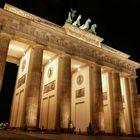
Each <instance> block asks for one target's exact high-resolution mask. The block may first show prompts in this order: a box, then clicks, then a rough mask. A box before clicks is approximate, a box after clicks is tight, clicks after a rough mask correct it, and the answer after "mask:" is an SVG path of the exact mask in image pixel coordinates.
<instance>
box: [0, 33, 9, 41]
mask: <svg viewBox="0 0 140 140" xmlns="http://www.w3.org/2000/svg"><path fill="white" fill-rule="evenodd" d="M0 37H2V38H4V39H7V40H11V38H12V37H11V35H9V34H7V33H3V32H1V33H0Z"/></svg>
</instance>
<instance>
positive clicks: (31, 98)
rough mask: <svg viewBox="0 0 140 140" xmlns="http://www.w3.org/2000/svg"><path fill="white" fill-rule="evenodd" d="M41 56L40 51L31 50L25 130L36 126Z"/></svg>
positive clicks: (41, 52)
mask: <svg viewBox="0 0 140 140" xmlns="http://www.w3.org/2000/svg"><path fill="white" fill-rule="evenodd" d="M42 56H43V50H42V49H40V48H32V50H31V55H30V62H29V70H28V77H27V86H26V112H25V115H26V116H25V123H26V127H27V128H36V126H37V118H38V103H39V94H40V84H41V68H42Z"/></svg>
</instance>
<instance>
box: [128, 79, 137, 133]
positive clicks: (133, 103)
mask: <svg viewBox="0 0 140 140" xmlns="http://www.w3.org/2000/svg"><path fill="white" fill-rule="evenodd" d="M129 87H130V103H131V115H132V122H133V133H134V134H137V133H138V130H137V128H138V126H137V122H136V118H137V116H136V114H137V113H136V96H137V93H138V91H137V84H136V78H135V77H130V78H129Z"/></svg>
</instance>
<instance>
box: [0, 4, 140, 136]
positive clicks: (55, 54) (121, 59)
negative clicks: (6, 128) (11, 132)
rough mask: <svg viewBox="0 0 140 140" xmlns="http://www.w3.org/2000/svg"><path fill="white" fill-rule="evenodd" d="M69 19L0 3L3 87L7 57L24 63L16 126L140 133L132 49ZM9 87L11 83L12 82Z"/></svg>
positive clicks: (16, 91) (13, 122)
mask: <svg viewBox="0 0 140 140" xmlns="http://www.w3.org/2000/svg"><path fill="white" fill-rule="evenodd" d="M102 41H103V38H101V37H99V36H97V35H96V34H93V33H90V32H88V31H85V30H83V29H80V28H78V27H77V26H74V25H72V24H69V23H65V24H64V26H63V27H61V26H58V25H56V24H54V23H51V22H49V21H47V20H45V19H42V18H40V17H37V16H35V15H32V14H30V13H27V12H25V11H23V10H21V9H18V8H16V7H13V6H11V5H9V4H5V6H4V8H3V9H2V8H0V89H1V86H2V82H3V75H4V70H5V64H6V62H10V63H14V64H17V65H18V74H17V80H16V84H15V89H14V94H13V101H12V106H11V115H10V120H9V123H10V128H11V129H12V128H13V129H14V128H16V129H17V128H19V129H25V128H26V129H43V130H44V131H45V130H46V131H57V132H66V131H67V130H68V128H69V123H70V122H71V123H72V124H73V126H74V127H75V131H76V132H79V131H80V132H81V133H86V131H87V127H88V126H89V124H91V126H92V129H93V131H94V132H95V133H110V134H134V135H138V134H140V103H139V102H140V101H139V100H138V99H140V98H139V95H138V93H137V85H136V78H137V74H136V69H138V68H140V64H139V63H137V62H134V61H132V60H130V59H129V57H130V55H128V54H126V53H123V52H121V51H118V50H116V49H114V48H111V47H109V46H107V45H105V44H103V43H102ZM7 88H8V87H7Z"/></svg>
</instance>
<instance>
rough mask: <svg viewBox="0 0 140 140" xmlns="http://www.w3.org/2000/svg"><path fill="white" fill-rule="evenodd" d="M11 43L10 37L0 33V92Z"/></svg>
mask: <svg viewBox="0 0 140 140" xmlns="http://www.w3.org/2000/svg"><path fill="white" fill-rule="evenodd" d="M9 43H10V36H9V35H7V34H4V33H0V91H1V86H2V81H3V76H4V70H5V64H6V57H7V52H8V47H9Z"/></svg>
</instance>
